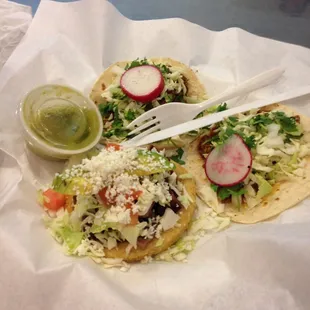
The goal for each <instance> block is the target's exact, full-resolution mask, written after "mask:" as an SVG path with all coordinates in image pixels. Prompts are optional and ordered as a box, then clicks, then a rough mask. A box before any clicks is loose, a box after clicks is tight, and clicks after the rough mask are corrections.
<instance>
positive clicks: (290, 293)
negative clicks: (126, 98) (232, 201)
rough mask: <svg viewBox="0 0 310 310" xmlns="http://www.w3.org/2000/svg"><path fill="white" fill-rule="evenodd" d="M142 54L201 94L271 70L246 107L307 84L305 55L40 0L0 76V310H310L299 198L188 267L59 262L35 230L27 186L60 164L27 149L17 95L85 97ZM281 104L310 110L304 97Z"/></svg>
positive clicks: (255, 40)
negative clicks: (71, 93) (59, 89)
mask: <svg viewBox="0 0 310 310" xmlns="http://www.w3.org/2000/svg"><path fill="white" fill-rule="evenodd" d="M144 56H146V57H150V56H169V57H173V58H175V59H178V60H180V61H182V62H184V63H186V64H188V65H190V66H194V67H196V68H198V69H199V72H200V75H201V78H202V80H203V82H204V83H205V86H206V89H207V91H208V93H209V95H213V94H215V93H218V92H220V91H222V90H223V89H225V88H226V87H228V86H231V85H233V84H235V83H238V82H240V81H242V80H244V79H247V78H249V77H251V76H253V75H255V74H258V73H259V72H262V71H264V70H267V69H271V68H273V67H275V66H279V65H282V66H284V67H286V69H287V70H286V73H285V76H284V77H283V78H282V79H281V81H279V83H278V84H277V85H273V86H270V87H268V88H265V89H263V90H260V91H257V92H255V93H253V94H251V95H250V96H249V97H248V98H247V101H250V100H253V99H255V98H264V97H267V96H269V95H271V94H273V93H280V92H284V91H286V90H289V89H291V88H295V87H298V86H303V85H307V84H310V61H309V59H310V51H309V50H307V49H305V48H301V47H297V46H293V45H288V44H284V43H279V42H275V41H272V40H267V39H263V38H260V37H256V36H254V35H251V34H249V33H247V32H245V31H242V30H240V29H228V30H226V31H223V32H218V33H216V32H211V31H209V30H206V29H203V28H201V27H199V26H197V25H194V24H191V23H189V22H186V21H184V20H180V19H169V20H156V21H130V20H128V19H126V18H124V17H123V16H122V15H120V14H119V13H118V12H117V11H116V10H115V8H114V7H113V6H112V5H111V4H109V3H108V2H103V1H101V0H84V1H80V2H73V3H56V2H49V1H43V2H42V3H41V6H40V8H39V10H38V12H37V14H36V17H35V18H34V20H33V23H32V24H31V26H30V29H29V31H28V33H27V35H26V37H25V39H24V40H23V42H22V43H21V44H20V45H19V47H18V48H17V49H16V50H15V51H14V53H13V55H12V56H11V58H10V59H9V61H8V62H7V63H6V65H5V66H4V67H3V69H2V71H1V72H0V133H1V134H0V163H1V164H0V165H1V166H0V253H1V260H0V275H1V277H0V278H1V280H0V309H10V310H15V309H16V310H17V309H24V310H26V309H27V310H28V309H29V310H30V309H31V310H34V309H40V310H41V309H61V310H65V309H121V310H125V309H154V310H158V309H186V310H188V309H208V310H209V309H238V310H243V309H244V310H245V309H264V310H269V309H310V299H309V279H310V269H309V261H310V251H309V248H310V203H309V201H308V200H307V201H305V202H303V203H302V204H301V205H299V206H298V207H296V208H294V209H291V210H289V211H287V212H285V213H284V214H282V215H281V216H279V217H277V218H276V219H274V220H273V221H268V222H265V223H260V224H256V225H247V226H242V225H232V226H231V227H230V228H229V229H228V230H226V231H224V232H222V233H218V234H216V235H215V236H214V237H213V238H212V239H211V240H208V241H207V242H205V243H204V244H203V245H202V246H200V247H198V248H197V249H196V250H195V251H194V252H193V253H192V254H191V255H190V257H189V262H188V263H187V264H178V263H156V264H149V265H141V264H138V265H136V266H134V267H133V268H132V269H131V271H130V272H129V273H122V272H120V271H119V270H115V269H113V270H103V269H101V268H100V267H99V266H97V265H96V264H95V263H93V262H92V261H90V260H88V259H76V258H71V257H66V256H64V255H63V254H62V252H61V250H60V247H59V246H58V245H57V244H56V243H55V242H54V240H53V239H52V238H51V237H50V235H49V234H48V233H47V232H46V231H45V229H44V227H43V224H42V222H41V215H42V211H41V209H40V208H39V207H38V206H37V205H36V202H35V196H36V187H37V186H38V185H39V184H44V183H46V182H49V181H50V180H51V177H52V175H53V173H54V172H55V171H57V170H59V169H61V164H59V163H58V164H57V163H50V162H46V161H44V160H42V159H40V158H38V157H36V156H35V155H33V154H30V153H29V152H27V151H26V150H25V148H24V143H23V138H22V137H21V134H20V128H19V125H18V122H17V120H16V115H15V111H16V109H17V107H18V104H19V102H20V100H21V98H22V97H23V96H24V94H25V93H26V92H27V91H29V90H30V89H31V88H33V87H35V86H37V85H39V84H44V83H47V82H50V83H53V82H57V83H66V84H69V85H72V86H74V87H76V88H79V89H81V90H82V91H84V92H86V93H87V92H88V91H89V88H90V86H91V84H92V83H93V82H94V81H95V79H96V78H97V76H98V75H99V74H100V73H101V72H102V70H103V69H104V68H106V67H107V66H108V65H110V64H111V63H113V62H115V61H118V60H122V59H134V58H136V57H144ZM241 99H242V100H245V98H240V100H239V101H238V102H242V101H241ZM290 104H292V105H294V107H295V108H296V109H297V110H299V111H302V112H304V113H305V114H308V115H310V113H309V98H303V99H301V100H298V101H294V102H291V103H290Z"/></svg>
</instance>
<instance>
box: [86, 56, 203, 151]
mask: <svg viewBox="0 0 310 310" xmlns="http://www.w3.org/2000/svg"><path fill="white" fill-rule="evenodd" d="M148 60H150V61H153V62H154V63H155V64H166V65H171V66H174V67H178V68H181V69H182V74H183V76H184V77H185V79H186V86H187V94H186V96H187V97H197V98H198V99H199V101H203V100H205V98H206V91H205V88H204V86H203V85H202V83H201V82H200V81H199V79H198V77H197V75H196V74H195V73H194V71H193V70H192V69H190V68H189V67H188V66H186V65H185V64H183V63H181V62H179V61H176V60H173V59H171V58H149V59H148ZM130 63H131V61H120V62H117V63H115V64H113V65H111V66H110V67H108V68H107V69H106V70H105V71H104V72H103V73H102V75H101V76H100V77H99V78H98V80H97V81H96V83H95V85H94V86H93V89H92V91H91V93H90V99H91V100H92V101H94V102H95V104H96V105H98V104H100V103H103V102H104V100H103V98H102V97H101V94H102V92H103V91H104V90H105V89H106V88H107V87H108V86H109V85H111V84H112V83H113V81H114V79H115V77H116V76H117V74H116V73H115V71H114V69H113V68H114V67H115V66H118V67H121V68H125V66H126V65H127V64H130ZM106 142H108V139H106ZM183 144H184V143H182V141H181V140H180V141H176V142H175V145H171V143H167V142H166V141H160V142H157V143H156V144H154V146H156V147H157V148H158V149H163V148H171V147H180V146H183Z"/></svg>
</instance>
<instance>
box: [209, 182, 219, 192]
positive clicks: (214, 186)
mask: <svg viewBox="0 0 310 310" xmlns="http://www.w3.org/2000/svg"><path fill="white" fill-rule="evenodd" d="M210 186H211V188H212V189H213V190H214V191H215V192H217V190H218V188H219V187H218V185H215V184H213V183H211V185H210Z"/></svg>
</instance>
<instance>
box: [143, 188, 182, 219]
mask: <svg viewBox="0 0 310 310" xmlns="http://www.w3.org/2000/svg"><path fill="white" fill-rule="evenodd" d="M169 193H170V195H171V198H172V199H171V201H170V204H169V205H166V206H162V205H160V204H159V203H157V202H153V203H152V206H151V207H150V209H149V211H148V212H147V213H146V214H145V215H143V216H139V222H147V221H148V219H149V218H156V217H157V216H160V217H161V216H163V215H164V214H165V211H166V208H170V209H171V210H172V211H173V212H174V213H178V212H179V211H180V210H181V209H182V208H183V205H182V204H181V202H180V201H179V200H178V198H177V194H176V193H175V192H174V191H173V190H172V189H170V190H169Z"/></svg>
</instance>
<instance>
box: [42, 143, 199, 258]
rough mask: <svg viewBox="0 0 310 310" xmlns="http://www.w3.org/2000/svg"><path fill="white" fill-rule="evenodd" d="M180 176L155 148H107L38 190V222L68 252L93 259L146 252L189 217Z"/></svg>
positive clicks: (162, 245) (189, 195) (186, 182)
mask: <svg viewBox="0 0 310 310" xmlns="http://www.w3.org/2000/svg"><path fill="white" fill-rule="evenodd" d="M186 173H187V172H186V170H185V169H184V168H183V167H181V166H179V165H178V164H175V163H173V162H172V161H170V160H168V159H167V158H166V157H164V156H163V155H161V154H159V153H158V152H156V151H149V150H147V149H145V148H144V149H143V148H140V149H131V148H128V149H120V148H119V146H109V147H108V148H105V149H103V150H101V151H100V153H99V154H98V155H96V156H93V157H91V158H90V159H88V158H86V159H84V160H83V161H82V163H81V164H77V165H73V166H72V167H70V168H67V169H66V170H65V171H64V172H63V173H62V174H57V175H56V176H55V178H54V180H53V183H52V186H51V187H50V188H49V189H47V190H45V191H44V192H42V191H40V197H41V198H40V203H41V205H42V206H43V207H44V208H45V209H46V210H47V211H48V214H49V215H47V216H46V218H45V222H46V225H47V227H48V229H49V230H50V232H51V233H52V235H53V236H54V238H55V239H56V240H57V241H58V242H59V243H61V244H62V245H63V247H64V249H65V251H66V252H67V253H68V254H70V255H77V256H89V257H91V258H93V259H94V260H95V261H96V262H99V263H100V262H102V263H105V262H106V260H107V259H115V260H117V261H125V262H135V261H140V260H142V259H143V258H145V257H151V256H154V255H156V254H158V253H161V252H162V251H164V250H166V249H167V248H169V247H170V246H171V245H172V244H174V243H175V242H176V241H178V239H179V238H180V237H181V235H182V234H183V232H184V231H185V230H186V229H187V228H188V226H189V223H190V221H191V219H192V216H193V213H194V210H195V195H196V193H195V184H194V181H193V180H192V179H187V178H186ZM182 175H185V177H184V178H182ZM51 212H52V215H51Z"/></svg>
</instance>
